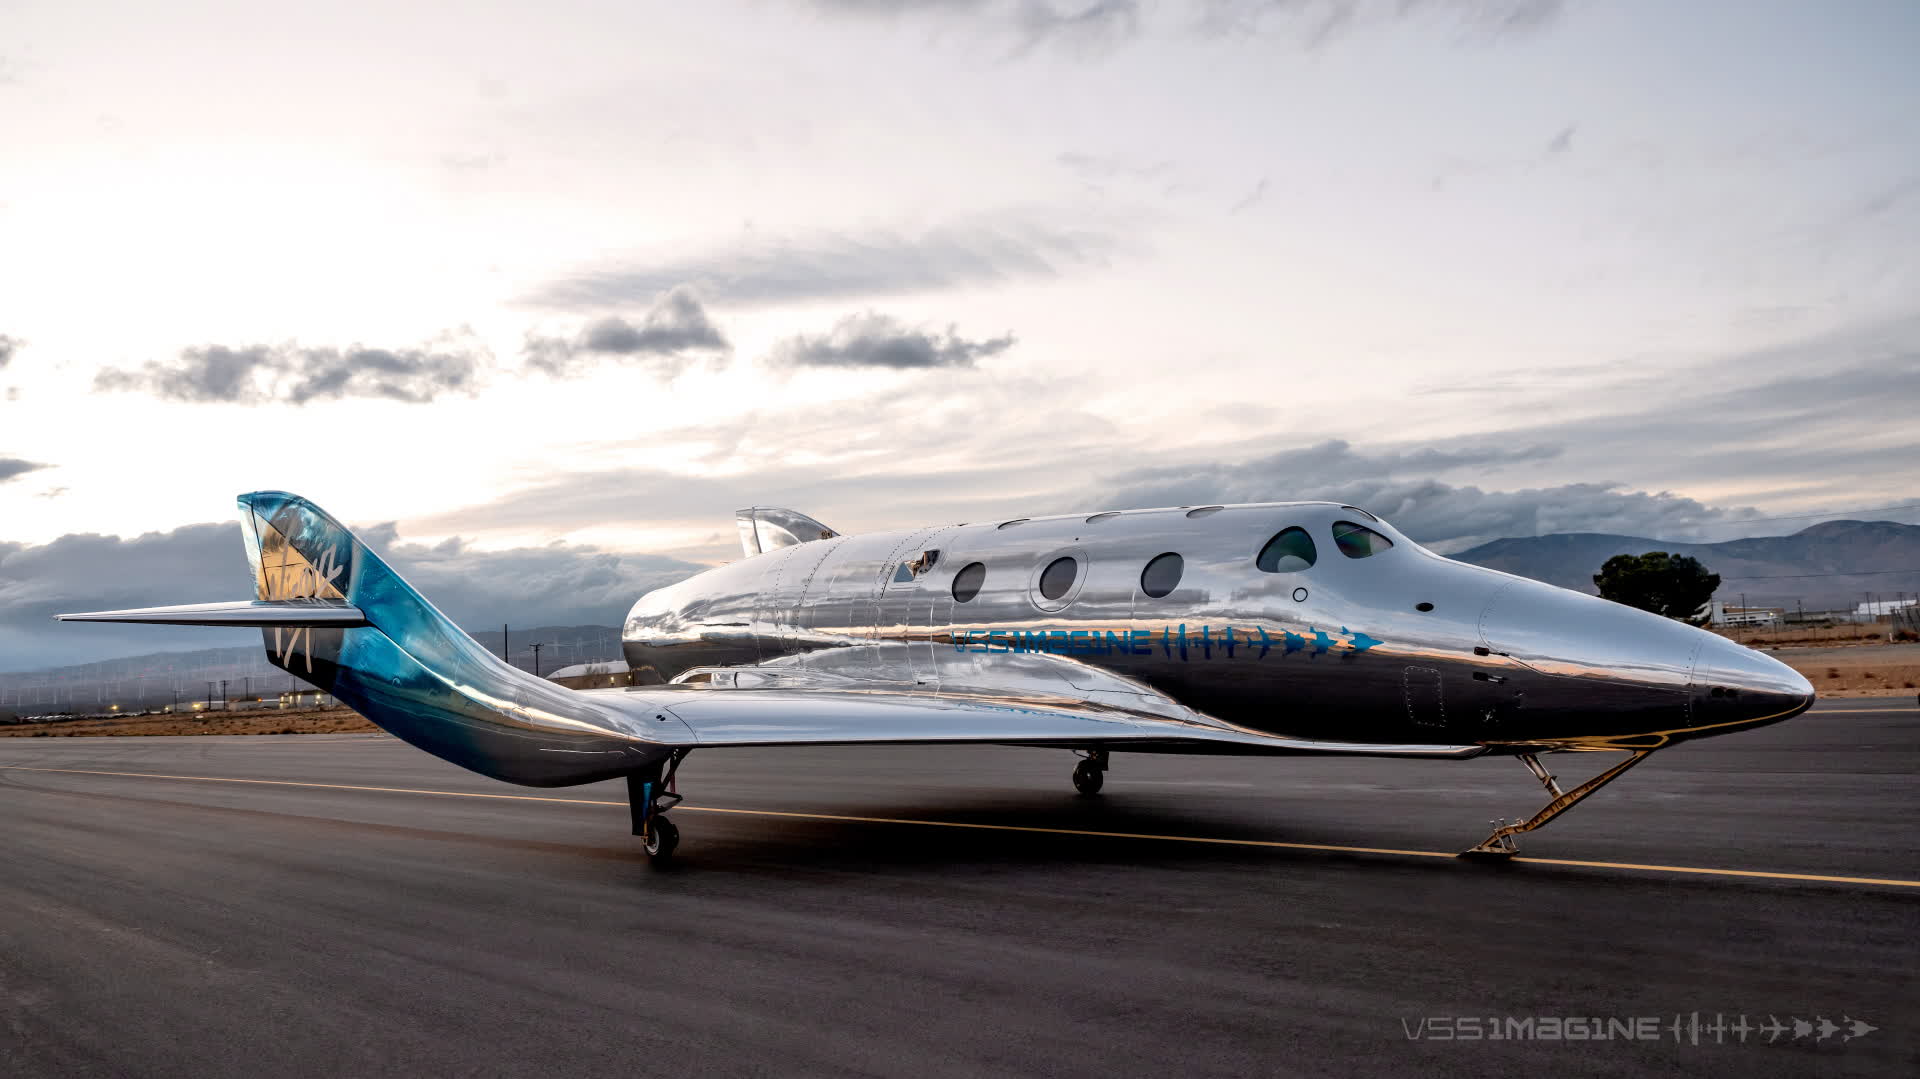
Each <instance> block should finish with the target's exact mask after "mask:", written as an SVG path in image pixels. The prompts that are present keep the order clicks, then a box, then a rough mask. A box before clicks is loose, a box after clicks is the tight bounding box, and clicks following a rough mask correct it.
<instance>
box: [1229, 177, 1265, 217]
mask: <svg viewBox="0 0 1920 1079" xmlns="http://www.w3.org/2000/svg"><path fill="white" fill-rule="evenodd" d="M1266 197H1267V178H1266V177H1265V176H1262V177H1260V182H1259V183H1257V184H1254V185H1253V190H1252V191H1249V192H1247V194H1246V197H1245V198H1242V199H1241V200H1240V201H1239V202H1236V203H1234V204H1233V209H1231V210H1228V211H1227V212H1228V213H1231V214H1237V213H1239V212H1241V211H1242V210H1251V209H1253V208H1254V207H1255V206H1258V205H1260V203H1261V201H1262V200H1264V199H1265V198H1266Z"/></svg>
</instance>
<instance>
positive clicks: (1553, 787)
mask: <svg viewBox="0 0 1920 1079" xmlns="http://www.w3.org/2000/svg"><path fill="white" fill-rule="evenodd" d="M1652 752H1653V750H1651V749H1636V750H1634V751H1633V753H1632V755H1631V756H1629V757H1628V758H1627V759H1626V760H1623V761H1621V762H1620V763H1619V764H1616V765H1614V766H1613V767H1611V768H1609V769H1607V770H1606V771H1604V772H1601V773H1600V774H1599V775H1597V776H1594V777H1593V778H1592V779H1589V780H1587V781H1586V782H1585V783H1582V784H1580V785H1579V786H1577V787H1575V788H1573V789H1572V790H1570V791H1562V790H1561V789H1560V784H1559V783H1557V782H1555V780H1554V777H1553V776H1551V775H1549V774H1548V773H1547V770H1546V769H1545V768H1542V767H1541V766H1540V760H1539V758H1537V757H1535V756H1534V755H1533V754H1531V753H1522V754H1520V763H1522V764H1524V765H1526V766H1527V770H1528V771H1530V772H1532V773H1533V775H1534V778H1536V779H1538V780H1539V781H1540V785H1541V786H1543V787H1545V788H1546V789H1547V793H1549V794H1551V795H1553V796H1554V797H1553V801H1551V802H1548V803H1547V806H1546V808H1545V809H1542V810H1541V811H1540V812H1538V813H1535V814H1534V815H1533V816H1532V817H1531V818H1529V819H1527V820H1524V821H1519V822H1517V823H1514V824H1508V823H1507V822H1506V821H1504V820H1501V821H1494V822H1491V823H1493V824H1494V830H1493V834H1492V835H1490V836H1488V837H1487V838H1486V839H1485V840H1483V841H1482V842H1481V843H1480V845H1479V846H1477V847H1474V848H1473V849H1471V850H1464V851H1461V852H1460V857H1462V858H1511V857H1513V856H1514V855H1515V854H1516V853H1518V852H1519V850H1520V848H1519V846H1518V845H1517V844H1516V843H1514V840H1513V837H1514V836H1516V835H1519V834H1520V833H1521V832H1531V831H1533V830H1534V829H1535V828H1539V827H1542V826H1544V825H1545V824H1546V823H1547V822H1548V821H1550V820H1552V819H1553V818H1555V817H1557V816H1559V815H1560V814H1562V813H1565V812H1566V811H1567V810H1569V809H1572V808H1573V807H1574V805H1575V804H1577V803H1578V802H1579V801H1580V800H1581V799H1582V798H1585V797H1586V796H1587V795H1589V794H1592V793H1593V792H1594V791H1597V790H1599V789H1600V788H1601V787H1604V786H1606V785H1607V784H1609V783H1611V782H1613V781H1614V780H1615V779H1618V778H1619V777H1620V775H1621V773H1623V772H1625V771H1626V770H1627V769H1629V768H1631V767H1633V766H1634V765H1636V764H1639V763H1640V762H1641V761H1643V760H1645V759H1647V755H1648V754H1649V753H1652Z"/></svg>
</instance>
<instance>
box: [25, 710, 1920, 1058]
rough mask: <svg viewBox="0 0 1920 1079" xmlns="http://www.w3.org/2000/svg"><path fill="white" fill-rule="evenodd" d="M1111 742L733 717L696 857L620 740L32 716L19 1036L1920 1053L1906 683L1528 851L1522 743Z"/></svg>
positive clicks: (748, 1054) (1578, 765) (690, 778)
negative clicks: (799, 732)
mask: <svg viewBox="0 0 1920 1079" xmlns="http://www.w3.org/2000/svg"><path fill="white" fill-rule="evenodd" d="M1611 759H1612V758H1611V756H1610V755H1600V754H1567V755H1559V756H1555V757H1549V758H1547V763H1548V764H1549V766H1550V767H1552V768H1553V770H1554V771H1556V772H1557V773H1559V774H1560V775H1561V777H1562V782H1563V783H1565V782H1571V781H1577V780H1578V779H1581V778H1584V777H1585V776H1587V775H1590V774H1592V773H1594V772H1596V771H1598V770H1600V768H1602V767H1604V766H1605V765H1606V764H1607V763H1609V762H1610V760H1611ZM1072 764H1073V758H1072V757H1071V755H1069V754H1067V753H1065V752H1061V751H1054V750H1039V749H1015V748H998V747H977V748H976V747H967V748H952V747H930V748H914V749H904V748H840V749H804V750H777V749H722V750H708V751H701V752H696V753H695V754H694V755H693V756H692V758H690V759H689V761H688V763H687V764H686V766H685V767H684V768H683V769H682V773H681V775H682V791H683V793H685V794H686V795H687V802H686V804H685V805H684V806H682V807H681V808H680V809H677V810H675V811H674V819H675V820H677V821H678V822H679V826H680V829H681V832H682V841H681V846H680V855H681V858H680V861H679V863H678V864H677V865H676V866H675V867H674V868H672V869H669V870H665V871H662V870H656V869H653V868H651V867H649V866H648V864H647V863H646V860H645V858H644V857H643V856H642V855H641V854H640V853H639V851H638V848H637V841H636V840H635V839H633V838H632V837H631V836H629V835H628V834H627V816H626V809H625V806H624V802H623V798H624V788H623V787H622V786H621V785H619V784H611V783H609V784H595V785H591V786H585V787H573V788H564V789H559V790H532V789H526V788H518V787H512V786H507V785H504V784H499V783H495V782H492V781H490V780H486V779H483V778H481V777H478V776H474V775H471V774H469V773H466V772H463V771H461V770H459V769H456V768H454V767H453V766H451V765H448V764H444V763H442V762H440V761H438V760H435V759H433V758H431V757H428V756H426V755H425V754H422V753H420V752H418V751H416V750H414V749H411V748H409V747H407V746H405V745H403V744H400V743H398V742H396V741H394V740H392V739H389V738H386V737H384V736H374V735H308V736H291V737H247V738H218V737H211V738H90V739H52V738H49V739H31V738H29V739H6V740H0V1076H8V1077H13V1076H42V1075H140V1076H195V1077H206V1076H243V1075H244V1076H257V1075H283V1076H303V1075H354V1076H364V1075H390V1074H408V1075H451V1074H459V1075H524V1074H543V1075H622V1076H635V1075H671V1076H704V1075H781V1076H787V1075H850V1074H851V1075H859V1074H868V1075H886V1076H899V1075H907V1076H912V1077H914V1079H928V1077H933V1076H979V1075H992V1074H1007V1075H1042V1074H1044V1075H1089V1076H1092V1075H1103V1076H1104V1075H1129V1076H1132V1075H1179V1076H1187V1075H1231V1076H1248V1075H1284V1074H1400V1075H1427V1074H1440V1075H1448V1074H1455V1075H1476V1074H1509V1073H1519V1072H1523V1071H1524V1072H1527V1073H1529V1074H1536V1075H1538V1074H1556V1073H1559V1074H1581V1075H1589V1074H1619V1075H1641V1074H1647V1073H1665V1074H1723V1073H1727V1072H1731V1071H1737V1072H1739V1073H1740V1074H1742V1075H1746V1076H1755V1077H1758V1076H1772V1075H1806V1074H1809V1073H1812V1072H1816V1071H1817V1072H1819V1073H1821V1074H1831V1075H1847V1074H1860V1075H1887V1076H1896V1075H1897V1076H1911V1075H1915V1074H1920V973H1916V972H1920V932H1917V931H1920V831H1916V829H1915V827H1914V822H1915V818H1916V812H1915V811H1916V809H1920V783H1917V782H1916V774H1917V773H1920V710H1916V708H1915V705H1914V702H1913V701H1912V699H1908V698H1903V699H1895V700H1879V701H1876V700H1854V701H1844V702H1831V703H1823V704H1822V705H1820V706H1819V707H1818V708H1817V709H1816V711H1814V712H1812V713H1810V714H1808V715H1806V716H1803V717H1801V718H1799V719H1797V720H1794V721H1792V722H1788V723H1784V724H1778V725H1776V726H1773V727H1769V728H1766V729H1763V730H1758V731H1751V732H1746V733H1742V734H1737V735H1730V736H1727V737H1724V738H1718V739H1710V740H1706V741H1702V742H1697V743H1691V744H1688V745H1683V746H1680V747H1676V748H1674V749H1671V750H1666V751H1662V752H1661V753H1658V754H1656V755H1655V756H1654V757H1652V758H1651V759H1650V760H1649V761H1647V762H1646V763H1645V764H1643V765H1641V766H1640V767H1639V768H1637V769H1635V770H1634V771H1632V772H1630V773H1628V774H1627V775H1626V776H1625V777H1623V778H1622V779H1620V780H1619V781H1618V782H1616V783H1615V784H1613V785H1612V786H1611V787H1609V788H1607V789H1606V790H1604V791H1602V792H1600V793H1599V794H1597V795H1595V796H1594V797H1593V798H1592V799H1590V800H1589V801H1587V802H1586V803H1583V804H1582V805H1580V806H1579V807H1577V808H1576V809H1574V810H1573V811H1572V812H1570V813H1569V814H1567V815H1566V816H1564V817H1562V818H1560V819H1559V820H1557V821H1555V822H1554V823H1553V824H1552V825H1551V826H1550V827H1548V828H1545V829H1543V830H1541V831H1538V832H1535V833H1532V834H1530V835H1526V836H1523V837H1521V847H1522V850H1521V853H1522V855H1523V857H1522V858H1521V859H1519V860H1516V861H1514V862H1511V863H1507V864H1485V863H1479V862H1470V861H1463V860H1459V859H1455V858H1452V857H1448V856H1447V855H1450V854H1451V853H1452V852H1455V851H1458V850H1460V849H1462V848H1464V847H1466V846H1470V845H1472V844H1473V843H1474V842H1476V841H1477V840H1479V839H1480V838H1482V837H1483V836H1484V835H1485V833H1486V831H1487V822H1488V820H1489V818H1492V817H1499V816H1505V817H1519V816H1525V815H1529V814H1531V813H1532V812H1533V810H1535V809H1537V808H1538V807H1539V805H1540V803H1541V802H1542V801H1543V800H1544V795H1542V794H1541V792H1540V790H1539V788H1538V786H1537V785H1536V784H1535V783H1534V781H1533V780H1532V779H1531V777H1529V776H1528V774H1527V773H1526V771H1525V769H1523V768H1522V767H1521V766H1520V765H1519V764H1518V763H1516V762H1514V761H1512V760H1510V759H1503V760H1477V761H1466V762H1449V761H1392V760H1370V759H1361V758H1330V759H1313V758H1211V757H1172V756H1150V755H1116V756H1115V757H1114V767H1113V770H1112V771H1111V772H1110V773H1109V774H1108V777H1107V785H1106V789H1105V791H1104V792H1103V793H1102V794H1100V795H1098V796H1095V797H1082V796H1079V795H1076V794H1074V793H1073V790H1072V787H1071V785H1070V783H1069V781H1068V775H1069V772H1070V770H1071V767H1072ZM240 781H244V782H240ZM476 795H485V796H487V797H475V796H476ZM1088 833H1101V834H1088ZM1767 874H1772V875H1767ZM1821 878H1825V879H1821ZM1796 1020H1797V1021H1798V1022H1799V1023H1803V1024H1805V1029H1804V1030H1801V1029H1799V1028H1797V1027H1796V1025H1795V1021H1796ZM1823 1021H1824V1022H1823ZM1829 1027H1830V1028H1831V1029H1829ZM1770 1034H1771V1036H1769V1035H1770ZM1583 1035H1584V1036H1583Z"/></svg>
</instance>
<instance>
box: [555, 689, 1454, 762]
mask: <svg viewBox="0 0 1920 1079" xmlns="http://www.w3.org/2000/svg"><path fill="white" fill-rule="evenodd" d="M581 692H582V696H586V697H589V698H592V699H593V700H594V702H595V703H597V704H601V705H603V706H605V707H608V708H610V709H612V710H615V711H619V712H622V713H625V714H627V715H628V716H629V717H630V719H631V720H633V721H635V723H636V725H638V723H639V722H641V721H644V720H649V719H650V720H654V722H653V723H651V724H648V727H649V728H650V729H649V730H648V734H649V736H650V737H651V738H653V739H656V740H662V741H666V742H669V743H677V744H682V745H685V746H688V747H690V748H692V747H697V748H701V749H706V748H713V747H721V746H797V745H956V744H968V743H974V744H997V745H1025V746H1036V745H1058V746H1084V747H1089V748H1091V747H1095V746H1108V747H1113V748H1125V749H1135V750H1143V751H1157V752H1175V753H1178V752H1187V753H1252V754H1300V753H1337V754H1348V755H1365V756H1391V757H1410V756H1411V757H1442V758H1462V757H1473V756H1478V755H1479V754H1481V753H1484V752H1486V750H1485V749H1484V748H1483V747H1481V746H1455V745H1374V744H1361V743H1345V742H1316V741H1308V740H1304V739H1297V738H1279V737H1275V736H1274V735H1270V734H1263V733H1261V732H1258V731H1251V730H1247V729H1245V728H1240V727H1235V726H1231V725H1229V724H1225V723H1220V722H1218V721H1213V720H1208V719H1205V718H1204V717H1198V716H1196V717H1195V718H1192V719H1178V718H1166V717H1160V716H1152V715H1141V714H1137V713H1132V712H1126V711H1121V710H1118V709H1113V708H1105V707H1100V706H1096V705H1090V704H1087V703H1085V702H1079V701H1072V700H1065V699H1031V698H1029V699H1011V698H1009V699H992V698H982V697H958V696H945V695H943V696H933V695H926V694H915V693H906V692H900V691H891V690H885V689H864V690H846V689H795V688H776V689H720V688H711V687H704V686H691V685H683V686H671V687H666V686H647V687H642V688H636V689H604V690H585V691H581ZM663 713H664V714H666V715H670V716H671V717H672V718H674V719H678V720H679V721H680V724H681V725H684V730H682V729H680V727H678V726H676V725H674V724H669V723H663V722H659V720H660V717H661V715H662V714H663Z"/></svg>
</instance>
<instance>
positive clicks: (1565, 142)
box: [1547, 126, 1574, 154]
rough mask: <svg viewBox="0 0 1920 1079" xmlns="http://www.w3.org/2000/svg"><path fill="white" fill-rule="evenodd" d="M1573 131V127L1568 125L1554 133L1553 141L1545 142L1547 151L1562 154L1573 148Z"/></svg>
mask: <svg viewBox="0 0 1920 1079" xmlns="http://www.w3.org/2000/svg"><path fill="white" fill-rule="evenodd" d="M1573 132H1574V128H1573V127H1571V126H1569V127H1567V128H1565V129H1563V130H1562V131H1561V132H1560V133H1559V134H1558V135H1555V136H1554V137H1553V141H1552V142H1549V143H1547V153H1549V154H1564V153H1566V152H1567V151H1568V150H1571V149H1573Z"/></svg>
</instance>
